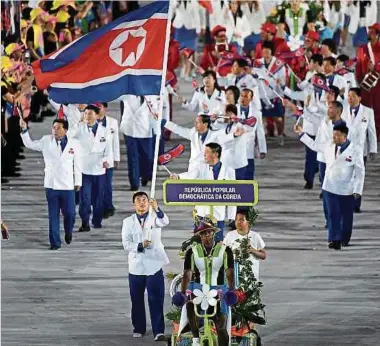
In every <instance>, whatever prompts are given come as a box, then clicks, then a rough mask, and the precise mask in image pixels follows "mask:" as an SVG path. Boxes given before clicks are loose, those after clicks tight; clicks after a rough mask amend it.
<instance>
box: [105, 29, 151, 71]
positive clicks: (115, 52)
mask: <svg viewBox="0 0 380 346" xmlns="http://www.w3.org/2000/svg"><path fill="white" fill-rule="evenodd" d="M130 36H133V37H142V40H141V42H140V43H139V44H138V45H137V49H136V52H135V51H131V52H130V53H129V55H128V56H127V58H126V59H125V60H124V61H123V49H124V48H123V47H122V45H123V43H124V42H126V41H127V40H128V39H129V38H130ZM145 41H146V30H144V29H143V28H142V27H140V28H139V29H136V30H126V31H123V32H122V33H121V34H120V35H118V36H116V38H115V39H114V40H113V41H112V43H111V45H110V48H109V56H110V58H111V59H112V60H113V61H114V62H115V63H116V64H117V65H119V66H133V65H135V64H136V63H137V61H138V60H139V59H140V57H141V55H142V54H143V52H144V49H145Z"/></svg>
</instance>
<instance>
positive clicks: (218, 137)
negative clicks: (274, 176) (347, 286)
mask: <svg viewBox="0 0 380 346" xmlns="http://www.w3.org/2000/svg"><path fill="white" fill-rule="evenodd" d="M1 6H2V9H1V11H2V46H1V47H2V53H1V105H2V111H1V117H2V120H1V139H2V141H1V144H2V146H1V149H2V150H1V158H2V159H1V173H2V176H1V179H2V180H1V182H2V185H3V186H4V187H7V186H10V187H12V186H14V189H17V179H20V176H21V174H22V173H21V169H20V167H21V168H22V167H23V164H22V163H20V161H21V162H22V160H24V159H25V158H26V157H28V155H29V154H30V152H31V151H37V152H41V153H42V157H43V163H44V164H42V162H41V164H40V170H41V171H44V182H43V184H42V182H41V189H42V185H43V188H44V190H45V195H46V215H47V218H48V230H41V232H45V234H46V236H48V239H49V242H50V247H48V249H50V250H52V252H54V253H56V252H59V251H62V250H63V249H62V248H64V247H67V246H66V245H70V244H72V243H75V242H76V240H77V239H81V238H82V239H85V238H86V236H88V235H91V234H93V233H96V232H102V228H106V227H107V223H108V222H109V221H110V218H112V220H115V219H116V218H120V220H119V221H120V227H119V230H118V232H119V231H120V232H121V237H120V242H121V244H122V246H120V248H124V250H125V252H126V253H127V256H126V262H125V263H126V264H125V267H126V268H127V267H128V285H129V292H130V304H131V321H128V322H126V323H131V324H132V329H133V335H132V336H133V338H135V339H140V340H143V339H141V338H143V337H144V336H145V334H149V333H150V331H149V327H148V322H147V318H146V310H145V295H146V294H145V292H147V303H148V308H149V312H150V321H151V324H150V325H151V329H152V333H153V340H154V341H159V342H167V343H168V344H169V345H195V346H197V345H208V346H212V345H221V346H227V345H252V346H253V345H261V344H262V343H264V341H265V340H264V341H262V337H261V336H260V333H259V331H260V328H257V326H258V325H266V324H270V319H268V320H267V317H266V313H265V304H270V302H266V301H265V299H264V297H263V294H262V293H263V292H265V280H264V283H262V282H261V281H260V279H259V277H260V275H259V266H260V262H261V261H264V260H266V258H267V250H266V243H265V242H264V240H263V238H262V236H261V235H260V233H259V232H258V231H257V230H256V228H255V223H256V220H257V218H258V216H259V213H260V212H261V209H260V198H259V195H260V194H261V192H260V191H261V190H260V189H261V187H260V180H261V178H262V177H261V176H260V174H257V165H260V166H261V168H262V169H264V170H265V169H267V168H266V167H267V165H268V160H267V158H268V156H270V155H271V149H273V148H276V149H279V150H281V151H282V152H285V151H286V150H287V146H288V145H289V139H288V138H294V140H293V141H297V143H298V144H299V145H300V146H301V145H302V146H304V148H305V153H304V155H303V156H300V157H299V159H300V160H303V162H304V163H303V165H304V172H303V180H304V183H302V184H300V180H302V177H293V179H294V180H293V182H294V183H292V188H293V189H303V190H304V191H309V190H317V191H318V195H319V198H320V200H321V201H320V206H321V208H320V210H321V214H322V213H323V217H324V220H325V222H324V224H323V225H318V227H319V228H325V229H326V232H327V233H326V239H324V242H325V246H324V247H323V249H322V248H321V249H320V251H321V253H323V254H322V256H325V255H326V256H329V254H330V253H332V252H333V253H342V252H345V251H350V250H351V249H352V248H351V246H352V245H355V240H352V239H351V238H352V236H353V234H354V233H355V230H354V214H360V213H362V211H363V207H362V199H363V198H364V199H365V198H366V197H365V196H366V195H365V193H364V197H363V198H362V195H363V190H364V183H365V177H366V166H367V164H372V163H373V162H374V161H375V160H376V153H377V142H378V138H379V137H378V136H379V135H380V98H379V96H378V94H379V88H380V83H378V80H379V79H380V23H378V22H377V19H378V17H377V12H378V11H377V2H376V1H373V0H372V1H345V0H342V1H327V0H321V1H320V0H317V1H306V0H305V1H302V0H289V1H243V0H241V1H235V0H230V1H227V0H223V1H196V0H189V1H179V0H171V1H156V2H152V3H148V4H147V3H144V2H140V4H139V2H137V1H65V0H62V1H21V2H15V1H4V2H2V4H1ZM190 85H191V88H192V90H193V94H192V97H191V98H188V99H187V98H186V97H185V95H184V93H183V89H185V87H184V86H186V88H188V87H189V86H190ZM378 99H379V101H378ZM111 105H112V107H113V109H118V110H120V111H119V113H120V117H116V118H115V116H114V112H111V111H109V108H110V106H111ZM175 109H181V111H182V112H185V113H186V114H187V117H188V121H186V124H187V125H185V126H184V125H182V124H183V122H179V121H178V120H179V119H178V117H176V112H175ZM40 122H44V123H49V126H50V128H51V132H50V133H46V134H45V135H44V136H42V137H41V138H38V137H37V136H36V135H35V134H34V130H35V128H38V126H39V124H38V123H40ZM289 129H290V131H291V132H292V133H289V132H287V131H289ZM120 137H121V138H120ZM172 139H176V141H177V142H176V143H177V145H175V146H174V147H173V144H172V143H170V141H171V140H172ZM178 143H180V144H178ZM124 145H125V147H126V155H123V152H122V149H121V147H124ZM184 153H185V154H184ZM181 155H187V156H186V157H188V158H189V161H188V166H187V167H186V169H184V170H182V171H181V170H180V168H178V167H179V165H178V164H176V163H178V160H179V157H180V156H181ZM290 164H291V163H289V165H290ZM121 167H127V170H128V178H129V187H128V188H127V190H128V191H130V194H131V198H130V199H131V201H128V203H131V202H132V204H133V208H134V210H133V212H132V214H130V215H128V214H126V213H125V210H126V208H125V206H124V205H123V206H122V205H120V203H116V202H115V199H114V191H115V187H117V184H118V182H117V181H116V179H115V177H114V173H115V171H116V170H118V169H120V168H121ZM283 168H284V169H286V167H283ZM158 171H161V172H163V173H165V174H166V175H167V179H166V181H165V182H164V184H163V185H162V186H160V185H159V184H158V183H157V172H158ZM303 184H304V185H303ZM148 188H149V189H150V192H149V191H147V189H148ZM156 191H162V192H163V198H162V199H163V202H160V201H159V198H156ZM259 192H260V193H259ZM126 196H129V195H126ZM276 198H278V200H281V198H282V196H280V195H278V196H276ZM164 205H165V206H164ZM174 206H185V207H186V208H187V213H186V215H185V216H184V218H187V219H188V220H189V225H191V229H192V230H191V232H190V233H189V229H186V230H176V231H178V235H182V236H183V237H182V239H181V241H180V243H182V245H181V246H180V247H179V246H177V245H178V244H167V243H166V242H165V241H164V240H163V239H162V237H163V235H164V233H165V232H166V230H167V229H170V228H171V223H170V217H169V216H168V214H170V209H171V208H173V207H174ZM30 208H32V209H33V205H31V206H30ZM164 209H165V211H164ZM322 210H323V212H322ZM166 212H168V214H167V213H166ZM61 214H62V216H63V231H64V237H63V239H64V242H65V243H66V245H64V243H63V241H62V238H61V229H62V228H61V226H60V219H61ZM77 214H78V215H79V218H80V227H78V228H77V229H76V228H75V221H76V218H77ZM1 218H2V219H1V222H2V237H3V241H6V242H12V241H14V240H13V237H12V232H13V230H12V228H15V227H14V226H13V225H12V223H11V222H9V223H8V222H7V214H6V213H5V212H3V213H2V215H1ZM7 224H8V225H7ZM180 231H184V232H183V233H180ZM15 233H16V234H17V231H15ZM88 239H89V238H88ZM178 239H179V238H178ZM268 241H269V239H268ZM268 241H267V242H268ZM173 245H175V246H176V247H178V250H179V251H178V252H177V255H176V256H175V258H172V257H171V256H169V255H168V254H167V252H166V250H165V246H166V247H168V246H169V247H170V246H173ZM71 247H72V245H71ZM70 250H72V249H70ZM269 252H270V250H269ZM269 256H270V253H269ZM173 261H175V262H176V263H177V264H178V267H181V268H182V269H181V271H179V272H177V273H171V274H170V273H169V274H168V273H166V272H165V267H166V266H168V265H169V263H172V262H173ZM110 270H112V269H110ZM166 278H167V279H169V281H171V282H170V283H169V284H166V283H165V280H166ZM166 294H169V296H170V299H171V302H170V303H171V309H167V305H165V295H166ZM264 296H265V295H264ZM166 299H167V298H166ZM264 301H265V304H264ZM166 321H170V323H171V325H172V332H171V333H168V331H167V330H165V323H166ZM263 328H265V327H263ZM261 330H262V329H261ZM130 340H133V339H130ZM52 344H54V343H52ZM105 344H106V343H105ZM127 344H128V342H127ZM131 344H132V341H131Z"/></svg>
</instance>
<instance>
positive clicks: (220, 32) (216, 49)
mask: <svg viewBox="0 0 380 346" xmlns="http://www.w3.org/2000/svg"><path fill="white" fill-rule="evenodd" d="M211 37H212V38H214V39H215V43H212V44H205V47H204V49H203V54H202V58H201V62H200V67H201V68H203V69H204V70H205V71H206V70H215V67H216V66H217V65H218V61H219V59H220V54H221V53H222V52H225V51H229V52H234V53H237V49H236V47H234V46H231V45H230V44H228V43H227V36H226V28H225V27H224V26H221V25H217V26H216V27H215V28H214V29H213V30H212V31H211Z"/></svg>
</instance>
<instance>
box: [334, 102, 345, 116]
mask: <svg viewBox="0 0 380 346" xmlns="http://www.w3.org/2000/svg"><path fill="white" fill-rule="evenodd" d="M331 104H332V105H334V107H335V108H338V109H339V113H340V114H342V112H343V105H342V104H341V103H340V102H339V101H333V102H331Z"/></svg>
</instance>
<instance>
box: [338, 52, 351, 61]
mask: <svg viewBox="0 0 380 346" xmlns="http://www.w3.org/2000/svg"><path fill="white" fill-rule="evenodd" d="M336 60H339V61H341V62H346V61H348V60H350V58H349V56H348V55H346V54H341V55H339V56H338V57H337V58H336Z"/></svg>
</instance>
